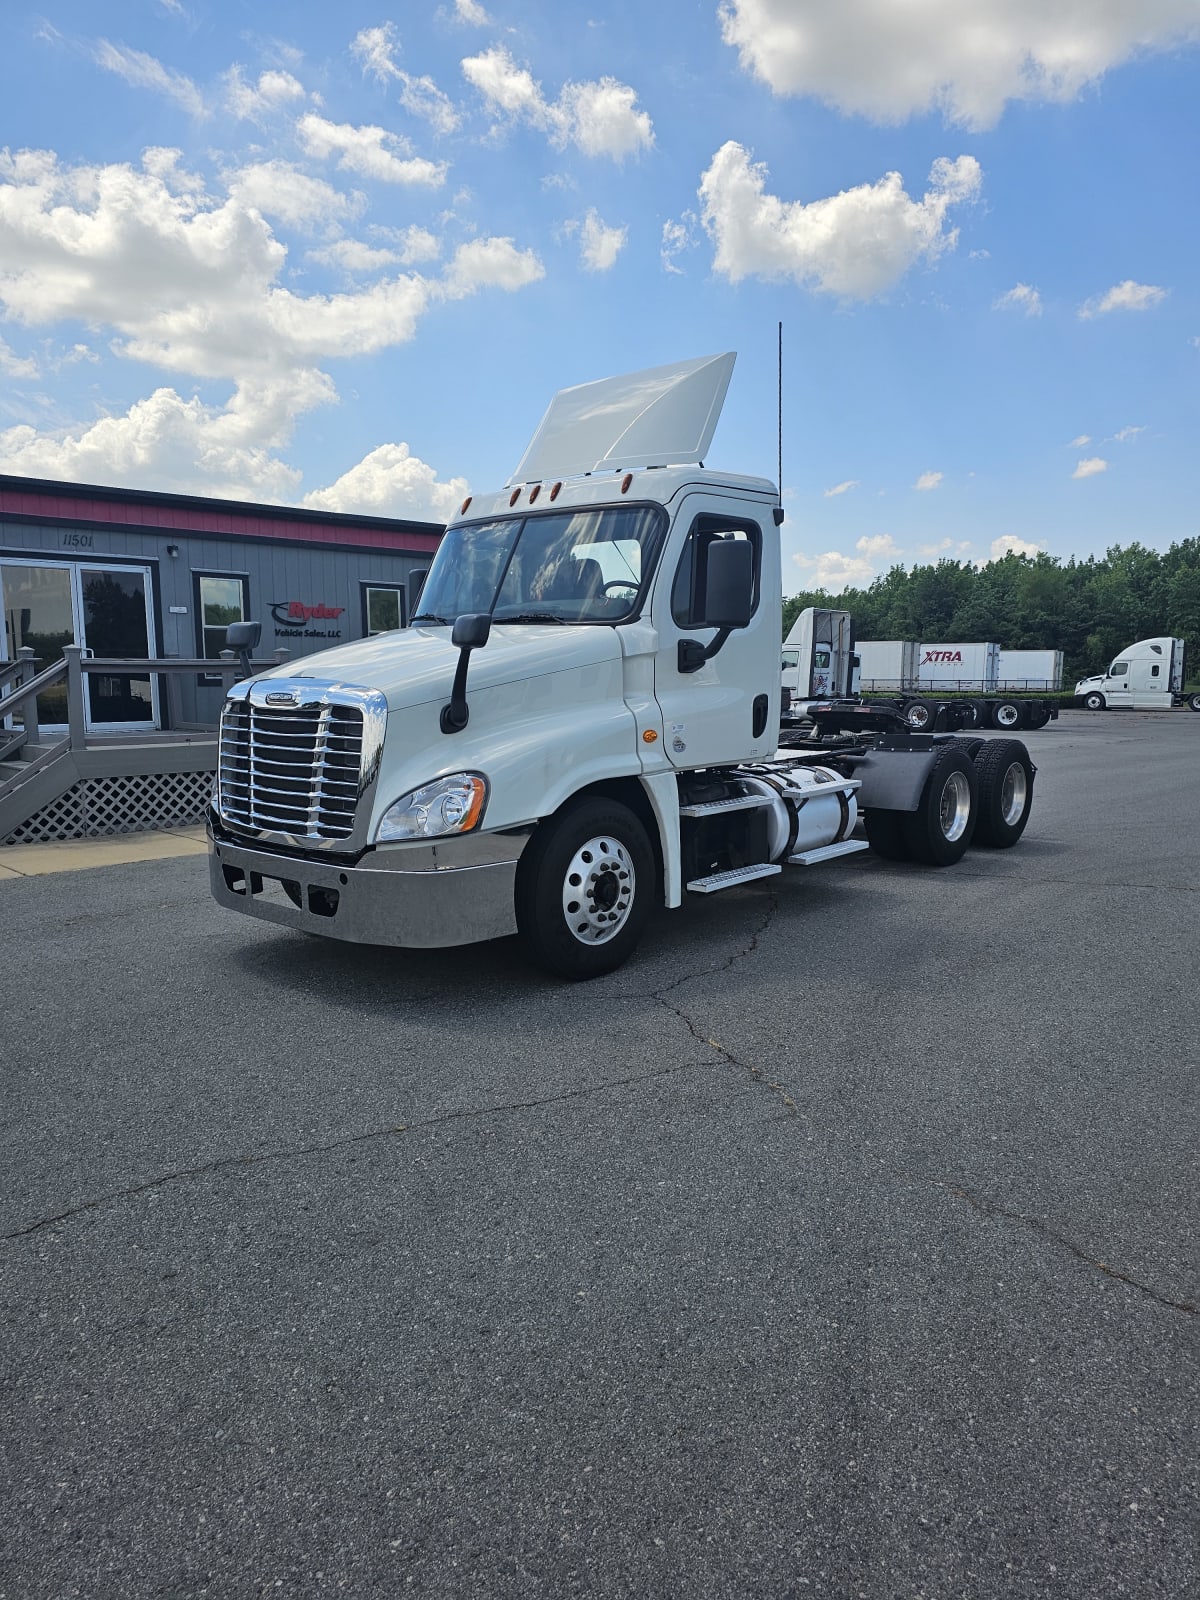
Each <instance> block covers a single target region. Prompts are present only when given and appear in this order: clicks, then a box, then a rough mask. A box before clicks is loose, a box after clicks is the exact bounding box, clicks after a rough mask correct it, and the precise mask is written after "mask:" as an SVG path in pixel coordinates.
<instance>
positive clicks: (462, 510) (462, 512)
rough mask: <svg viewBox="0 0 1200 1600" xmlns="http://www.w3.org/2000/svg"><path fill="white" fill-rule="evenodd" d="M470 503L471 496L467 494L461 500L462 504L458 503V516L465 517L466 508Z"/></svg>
mask: <svg viewBox="0 0 1200 1600" xmlns="http://www.w3.org/2000/svg"><path fill="white" fill-rule="evenodd" d="M470 504H471V496H470V495H468V496H467V498H466V499H465V500H464V501H463V503H462V505H460V506H459V508H458V514H459V516H460V517H465V516H466V514H467V508H468V506H469V505H470Z"/></svg>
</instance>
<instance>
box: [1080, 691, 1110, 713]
mask: <svg viewBox="0 0 1200 1600" xmlns="http://www.w3.org/2000/svg"><path fill="white" fill-rule="evenodd" d="M1083 703H1084V705H1085V706H1086V707H1087V709H1088V710H1089V711H1103V710H1104V708H1105V706H1106V705H1107V704H1108V701H1107V700H1106V699H1105V698H1104V696H1103V695H1102V694H1101V693H1100V691H1099V689H1093V690H1091V692H1090V693H1089V694H1085V695H1084V697H1083Z"/></svg>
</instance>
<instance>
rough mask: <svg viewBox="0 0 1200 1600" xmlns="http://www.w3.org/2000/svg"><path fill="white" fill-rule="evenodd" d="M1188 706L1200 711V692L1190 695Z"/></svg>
mask: <svg viewBox="0 0 1200 1600" xmlns="http://www.w3.org/2000/svg"><path fill="white" fill-rule="evenodd" d="M1188 706H1189V707H1190V708H1191V710H1193V711H1200V694H1190V695H1188Z"/></svg>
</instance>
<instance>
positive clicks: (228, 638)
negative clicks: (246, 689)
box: [225, 622, 262, 678]
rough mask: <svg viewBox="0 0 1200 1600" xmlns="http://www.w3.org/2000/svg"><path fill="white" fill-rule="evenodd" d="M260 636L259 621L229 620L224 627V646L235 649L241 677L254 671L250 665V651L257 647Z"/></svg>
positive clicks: (260, 625) (246, 676)
mask: <svg viewBox="0 0 1200 1600" xmlns="http://www.w3.org/2000/svg"><path fill="white" fill-rule="evenodd" d="M261 638H262V623H261V622H231V623H230V624H229V626H228V627H227V628H226V629H225V648H226V650H236V651H237V653H238V658H239V660H240V663H241V668H242V677H243V678H248V677H250V676H251V674H252V673H253V671H254V668H253V667H252V666H251V665H250V652H251V650H254V649H256V648H257V645H258V641H259V640H260V639H261Z"/></svg>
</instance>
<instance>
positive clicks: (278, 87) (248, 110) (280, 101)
mask: <svg viewBox="0 0 1200 1600" xmlns="http://www.w3.org/2000/svg"><path fill="white" fill-rule="evenodd" d="M303 98H304V85H303V84H302V83H301V82H300V81H299V79H298V78H293V77H292V75H291V73H290V72H262V73H260V74H259V78H258V82H257V83H256V84H255V85H254V86H253V88H251V86H250V85H249V84H248V83H247V82H246V80H245V79H244V78H243V76H242V69H241V67H238V66H233V67H230V69H229V71H228V72H227V73H226V74H225V105H226V107H227V108H228V109H229V110H230V111H231V112H232V113H233V115H234V116H235V117H241V118H243V119H244V120H246V121H249V122H258V121H260V120H261V119H262V118H264V117H268V116H271V115H272V114H273V113H274V112H276V111H280V110H282V108H283V107H284V106H287V105H289V104H290V103H291V102H292V101H293V100H303Z"/></svg>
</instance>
